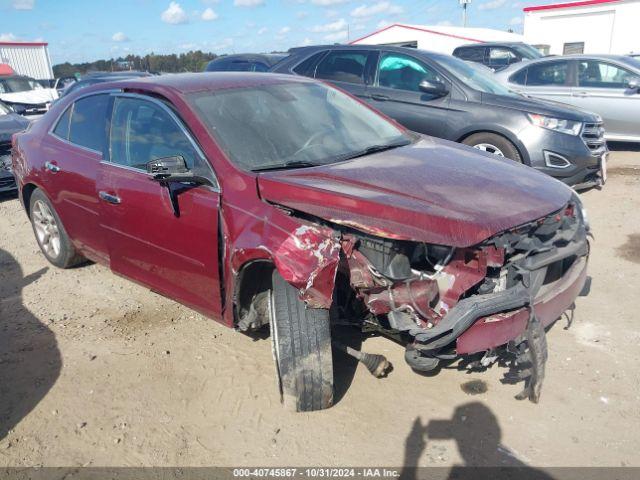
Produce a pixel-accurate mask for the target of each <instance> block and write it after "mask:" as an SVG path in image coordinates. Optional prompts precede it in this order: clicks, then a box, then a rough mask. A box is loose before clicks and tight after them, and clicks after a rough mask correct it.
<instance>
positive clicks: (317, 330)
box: [270, 270, 333, 412]
mask: <svg viewBox="0 0 640 480" xmlns="http://www.w3.org/2000/svg"><path fill="white" fill-rule="evenodd" d="M270 313H271V315H270V326H271V341H272V346H273V354H274V358H275V362H276V369H277V373H278V380H279V384H280V392H281V394H282V401H283V403H284V405H285V407H287V408H288V409H290V410H294V411H297V412H306V411H312V410H322V409H325V408H328V407H330V406H331V405H332V404H333V360H332V356H331V355H332V353H331V330H330V323H329V311H328V310H324V309H316V308H307V307H306V306H305V304H304V302H303V301H302V300H300V298H299V295H298V291H297V290H296V289H295V288H294V287H293V286H291V285H290V284H288V283H287V282H286V281H285V280H284V279H283V278H282V277H281V276H280V274H279V273H278V272H277V271H275V270H274V272H273V275H272V289H271V296H270Z"/></svg>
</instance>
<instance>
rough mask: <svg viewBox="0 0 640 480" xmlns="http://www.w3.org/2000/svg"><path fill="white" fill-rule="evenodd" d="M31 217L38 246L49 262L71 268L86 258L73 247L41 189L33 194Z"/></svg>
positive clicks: (30, 207) (30, 209)
mask: <svg viewBox="0 0 640 480" xmlns="http://www.w3.org/2000/svg"><path fill="white" fill-rule="evenodd" d="M29 217H30V218H31V225H32V226H33V232H34V233H35V235H36V240H37V242H38V246H39V247H40V250H42V253H43V254H44V256H45V257H47V260H49V262H51V263H52V264H54V265H55V266H56V267H60V268H69V267H72V266H74V265H77V264H78V263H80V262H82V261H83V260H84V259H83V258H82V256H80V255H79V254H78V253H77V252H76V250H75V248H74V247H73V245H72V243H71V240H70V239H69V236H68V235H67V232H66V230H65V229H64V226H63V225H62V222H61V221H60V217H58V214H57V213H56V211H55V209H54V208H53V205H51V202H50V201H49V199H48V198H47V197H46V195H45V194H44V193H43V192H42V190H40V189H36V190H34V191H33V193H32V194H31V199H30V201H29Z"/></svg>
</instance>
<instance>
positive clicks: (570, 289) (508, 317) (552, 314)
mask: <svg viewBox="0 0 640 480" xmlns="http://www.w3.org/2000/svg"><path fill="white" fill-rule="evenodd" d="M586 278H587V257H586V256H585V257H582V258H579V259H578V260H576V262H575V264H574V265H573V266H572V267H571V268H570V269H569V270H568V271H567V273H566V274H565V276H564V277H562V278H560V279H559V280H557V281H556V282H554V283H553V284H550V285H548V286H544V287H543V288H544V292H543V291H542V289H541V291H540V292H539V294H538V296H537V297H536V298H535V300H534V303H533V308H534V311H535V312H536V316H537V318H538V319H539V320H540V322H542V325H543V326H544V327H547V326H549V325H551V324H552V323H553V322H554V321H556V320H557V319H558V318H559V317H560V315H562V312H564V311H565V310H567V309H568V308H569V307H571V305H572V304H573V302H574V300H575V299H576V297H577V296H578V294H579V293H580V291H581V290H582V288H583V287H584V284H585V281H586ZM545 287H548V288H545ZM528 320H529V311H528V309H527V308H519V309H517V310H512V311H510V312H506V313H498V314H494V315H490V316H488V317H483V318H480V319H478V320H477V321H476V322H475V323H474V324H473V325H472V326H471V327H470V328H469V329H467V330H466V331H465V332H464V333H463V334H462V335H460V336H459V337H458V338H457V341H456V351H457V353H459V354H468V353H476V352H482V351H485V350H489V349H491V348H495V347H499V346H500V345H504V344H505V343H508V342H509V341H511V340H515V339H517V338H519V337H520V336H522V335H523V334H524V331H525V329H526V328H527V321H528Z"/></svg>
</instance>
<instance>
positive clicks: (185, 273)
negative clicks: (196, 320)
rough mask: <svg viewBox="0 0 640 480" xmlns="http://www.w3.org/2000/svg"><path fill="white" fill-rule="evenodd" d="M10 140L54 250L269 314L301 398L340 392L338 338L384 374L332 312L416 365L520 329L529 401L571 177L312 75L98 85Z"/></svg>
mask: <svg viewBox="0 0 640 480" xmlns="http://www.w3.org/2000/svg"><path fill="white" fill-rule="evenodd" d="M14 140H15V144H14V149H13V166H14V171H15V173H16V176H17V179H18V185H19V188H20V199H21V200H22V203H23V205H24V207H25V209H26V212H27V214H28V215H29V218H30V219H31V222H32V224H33V229H34V232H35V236H36V240H37V242H38V244H39V245H40V248H41V250H42V252H43V254H44V256H45V257H46V258H47V259H48V260H49V261H50V262H51V263H52V264H53V265H56V266H58V267H62V268H66V267H70V266H73V265H76V264H78V263H79V262H81V261H82V259H83V258H88V259H91V260H93V261H95V262H98V263H102V264H104V265H108V266H109V267H110V268H111V269H112V270H113V271H114V272H116V273H118V274H120V275H123V276H125V277H129V278H131V279H133V280H135V281H137V282H139V283H141V284H144V285H147V286H149V287H150V288H152V289H153V290H154V291H156V292H159V293H162V294H163V295H166V296H168V297H170V298H173V299H175V300H177V301H179V302H182V303H184V304H185V305H188V306H190V307H192V308H194V309H196V310H199V311H200V312H202V313H203V314H205V315H208V316H210V317H212V318H214V319H216V320H218V321H220V322H222V323H224V324H226V325H228V326H229V327H235V328H237V329H238V330H242V331H247V330H251V329H259V328H263V327H266V326H267V325H269V326H270V328H271V333H272V335H271V338H272V342H273V348H274V354H275V361H276V366H277V373H278V380H279V385H280V389H281V394H282V397H283V399H284V401H285V404H287V405H290V406H292V407H293V408H295V409H297V410H315V409H321V408H325V407H328V406H330V405H331V403H332V399H333V366H332V365H333V363H332V362H333V360H332V349H331V346H332V342H333V344H334V345H335V346H336V348H344V349H345V350H347V351H348V353H349V352H350V353H351V354H353V355H354V356H357V357H359V358H360V359H361V361H363V363H364V364H365V365H366V366H367V368H369V369H370V370H371V371H372V372H373V373H374V374H375V375H384V373H385V371H386V370H387V368H388V362H387V361H386V359H384V357H382V356H379V355H371V354H363V353H361V352H354V351H352V350H349V349H348V348H346V347H343V346H342V344H341V343H339V342H338V341H335V339H332V336H331V325H332V323H339V324H341V325H345V324H350V325H352V326H353V327H355V328H357V329H361V330H363V331H366V332H378V333H381V334H383V335H387V336H390V337H392V338H394V339H396V340H397V341H401V342H403V343H405V344H406V345H407V352H406V359H407V362H408V363H409V365H410V366H411V367H412V368H414V369H417V370H423V371H427V370H432V369H434V368H435V367H436V366H437V365H438V362H439V361H440V359H441V358H447V359H453V358H457V357H458V356H466V355H469V354H472V353H475V352H484V351H489V352H490V353H489V354H488V355H487V357H486V358H485V364H487V362H490V361H491V359H493V358H494V356H495V353H494V352H496V351H498V352H501V354H504V355H507V353H506V352H507V350H505V349H502V348H501V346H504V345H505V344H506V343H508V342H511V347H510V350H509V351H511V352H513V351H517V352H518V354H519V355H520V360H521V361H524V360H526V359H528V361H529V362H530V363H531V364H533V370H532V371H533V372H534V373H533V374H532V376H531V377H530V378H529V382H528V383H527V385H528V387H527V389H525V391H524V392H523V396H529V398H530V399H532V400H534V401H535V400H537V398H538V395H539V388H540V382H541V380H542V375H543V372H544V362H545V358H546V343H545V340H544V338H545V337H544V335H545V333H544V327H546V326H548V325H550V324H551V323H553V322H554V321H555V320H556V319H557V318H558V317H559V315H560V314H561V313H562V312H563V311H564V310H565V309H566V308H568V307H569V306H571V305H572V304H573V302H574V300H575V297H576V296H577V295H578V293H579V292H580V291H581V289H582V288H583V285H584V284H585V279H586V265H587V257H588V252H589V246H588V241H587V233H588V224H587V223H586V222H585V215H584V210H583V207H582V204H581V203H580V200H579V198H578V196H577V195H576V194H575V192H573V190H571V189H570V188H569V187H567V186H565V185H563V184H562V183H561V182H557V181H554V180H552V179H550V178H549V177H547V176H546V175H543V174H542V173H540V172H537V171H535V170H533V169H530V168H526V167H523V166H522V165H518V164H516V163H514V162H510V161H506V160H504V159H501V158H498V157H496V156H494V155H488V154H485V153H483V152H480V151H478V150H474V149H471V148H469V147H466V146H463V145H458V144H455V143H452V142H447V141H445V140H439V139H434V138H430V137H425V136H421V135H418V134H414V133H411V132H409V131H408V130H405V129H404V128H402V127H401V126H400V125H398V124H396V123H394V122H391V121H389V120H388V119H386V118H385V117H384V116H382V115H380V114H379V113H377V112H376V111H374V110H372V109H370V108H368V107H366V106H364V105H363V104H362V103H361V102H359V101H357V100H356V99H354V98H352V97H351V96H349V95H347V94H345V93H343V92H341V91H339V90H337V89H335V88H333V87H331V86H329V85H325V84H324V83H321V82H317V81H314V80H310V79H306V78H297V77H294V76H291V75H274V74H260V73H250V74H249V73H236V74H233V73H225V74H221V73H208V74H202V73H200V74H180V75H167V76H163V77H154V78H147V79H130V80H126V81H120V82H117V83H110V84H101V85H94V86H92V87H88V88H87V89H84V90H82V91H79V92H76V93H74V94H72V95H68V96H66V97H65V98H63V99H62V100H60V102H58V103H56V104H55V105H54V106H53V107H52V110H51V111H50V112H49V113H48V114H47V115H45V117H44V118H43V119H42V120H40V121H38V122H35V123H34V124H33V125H32V126H31V128H30V129H29V130H28V131H26V132H23V133H21V134H18V135H17V136H15V137H14ZM470 172H473V174H470ZM523 339H527V340H526V343H521V342H522V340H523ZM514 349H516V350H514Z"/></svg>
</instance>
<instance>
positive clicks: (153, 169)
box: [147, 155, 189, 176]
mask: <svg viewBox="0 0 640 480" xmlns="http://www.w3.org/2000/svg"><path fill="white" fill-rule="evenodd" d="M188 172H189V169H188V168H187V162H186V161H185V160H184V157H183V156H182V155H175V156H172V157H162V158H156V159H155V160H151V161H150V162H149V163H147V173H151V174H152V175H165V176H169V175H173V174H175V173H188Z"/></svg>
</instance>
